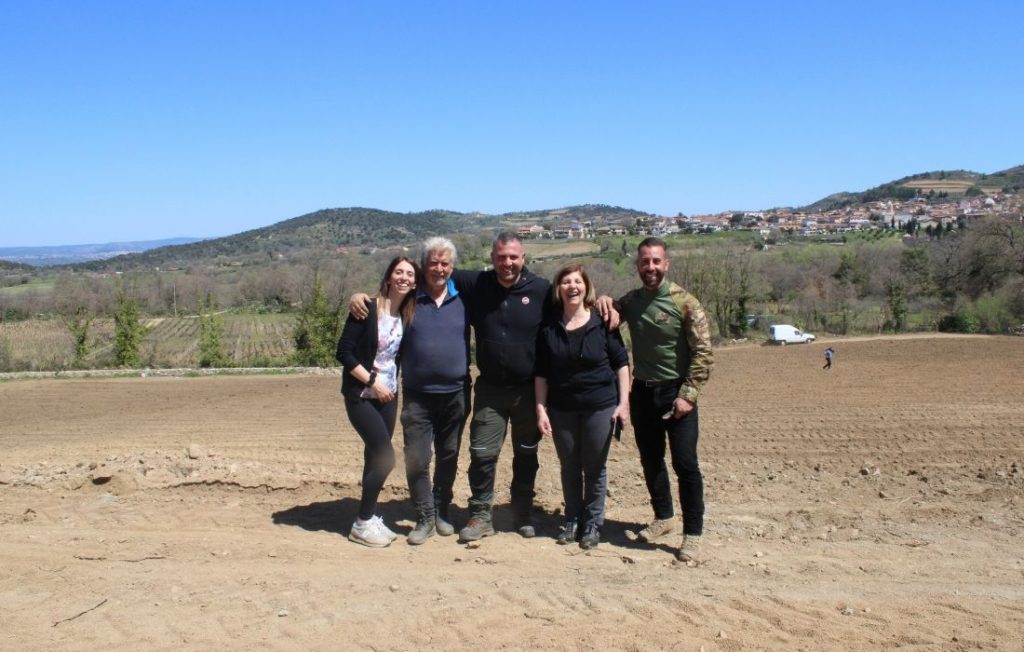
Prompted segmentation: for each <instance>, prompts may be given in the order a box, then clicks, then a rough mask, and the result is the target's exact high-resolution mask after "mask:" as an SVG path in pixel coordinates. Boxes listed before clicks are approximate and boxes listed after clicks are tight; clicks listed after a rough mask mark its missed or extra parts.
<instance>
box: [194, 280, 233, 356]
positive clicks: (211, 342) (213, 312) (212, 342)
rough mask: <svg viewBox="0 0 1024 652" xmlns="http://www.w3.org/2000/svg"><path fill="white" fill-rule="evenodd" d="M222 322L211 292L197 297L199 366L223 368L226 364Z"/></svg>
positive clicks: (215, 300)
mask: <svg viewBox="0 0 1024 652" xmlns="http://www.w3.org/2000/svg"><path fill="white" fill-rule="evenodd" d="M223 335H224V320H223V319H222V318H221V316H220V315H219V314H217V299H216V298H215V297H214V296H213V293H212V292H207V293H206V298H205V300H204V299H203V297H199V366H200V367H223V366H225V364H226V363H227V356H225V355H224V347H223V344H222V338H223Z"/></svg>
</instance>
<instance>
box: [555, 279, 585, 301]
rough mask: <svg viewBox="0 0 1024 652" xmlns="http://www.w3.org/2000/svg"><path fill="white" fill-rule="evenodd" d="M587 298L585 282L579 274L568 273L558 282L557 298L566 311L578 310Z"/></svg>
mask: <svg viewBox="0 0 1024 652" xmlns="http://www.w3.org/2000/svg"><path fill="white" fill-rule="evenodd" d="M586 297H587V282H586V281H585V280H584V279H583V275H582V274H580V273H579V272H569V273H568V274H566V275H565V276H563V277H562V278H561V279H559V281H558V298H559V299H560V300H561V301H562V305H563V306H565V307H566V309H573V308H579V306H580V305H582V304H583V303H584V300H585V299H586Z"/></svg>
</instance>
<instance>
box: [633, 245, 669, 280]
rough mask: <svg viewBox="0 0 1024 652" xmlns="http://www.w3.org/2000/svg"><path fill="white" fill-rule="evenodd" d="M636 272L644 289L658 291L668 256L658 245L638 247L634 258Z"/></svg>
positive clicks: (666, 266) (665, 270)
mask: <svg viewBox="0 0 1024 652" xmlns="http://www.w3.org/2000/svg"><path fill="white" fill-rule="evenodd" d="M636 271H637V273H638V274H639V275H640V280H641V281H642V282H643V284H644V288H646V289H648V290H656V289H658V286H659V285H661V282H662V281H664V280H665V273H666V272H667V271H668V255H667V254H666V253H665V248H664V247H662V246H660V245H651V246H647V247H640V249H639V251H638V252H637V256H636Z"/></svg>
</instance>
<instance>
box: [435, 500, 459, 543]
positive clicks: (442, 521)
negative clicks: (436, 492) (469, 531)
mask: <svg viewBox="0 0 1024 652" xmlns="http://www.w3.org/2000/svg"><path fill="white" fill-rule="evenodd" d="M448 507H449V504H448V503H444V504H441V503H438V502H435V503H434V527H435V529H437V533H438V534H440V535H441V536H443V537H450V536H451V535H453V534H455V527H454V526H453V525H452V522H451V520H449V518H448Z"/></svg>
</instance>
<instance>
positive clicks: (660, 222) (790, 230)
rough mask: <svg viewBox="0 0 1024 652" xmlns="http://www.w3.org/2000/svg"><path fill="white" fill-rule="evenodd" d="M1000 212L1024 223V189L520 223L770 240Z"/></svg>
mask: <svg viewBox="0 0 1024 652" xmlns="http://www.w3.org/2000/svg"><path fill="white" fill-rule="evenodd" d="M987 215H996V216H1000V217H1002V218H1004V219H1007V220H1010V221H1013V222H1018V223H1024V193H1017V194H1014V193H1003V192H993V193H990V194H986V195H983V196H976V197H963V198H959V199H950V200H940V201H936V200H934V199H933V198H930V197H928V196H918V197H915V198H913V199H909V200H904V201H900V200H885V201H874V202H868V203H864V204H860V205H856V206H846V207H843V208H837V209H833V210H828V211H815V212H807V211H801V210H796V209H790V208H776V209H770V210H763V211H739V212H735V211H725V212H722V213H716V214H713V215H690V216H687V215H683V214H682V213H679V214H677V215H675V216H671V217H668V216H658V215H645V216H635V217H622V216H608V217H604V216H601V215H596V216H594V217H593V218H591V219H589V220H570V219H564V218H560V216H559V211H552V212H551V213H549V214H548V216H547V217H548V220H546V222H547V223H542V222H538V223H534V224H524V225H520V226H519V227H518V229H517V230H518V233H519V235H520V237H523V238H551V239H556V240H559V239H581V238H583V239H586V238H593V237H600V236H616V235H626V234H629V233H633V234H637V233H639V234H648V235H665V234H670V233H717V232H720V231H756V232H760V234H761V235H762V236H763V237H765V238H766V239H771V238H772V237H778V236H780V235H791V236H813V235H821V234H835V233H847V232H852V231H862V230H868V229H885V228H889V229H906V228H908V225H909V224H912V225H913V228H914V229H915V231H916V232H919V233H929V234H930V233H932V232H933V231H935V232H937V230H938V229H944V230H949V229H951V228H953V227H954V226H956V225H957V224H962V223H964V222H966V221H969V220H972V219H977V218H980V217H984V216H987Z"/></svg>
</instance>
